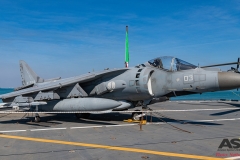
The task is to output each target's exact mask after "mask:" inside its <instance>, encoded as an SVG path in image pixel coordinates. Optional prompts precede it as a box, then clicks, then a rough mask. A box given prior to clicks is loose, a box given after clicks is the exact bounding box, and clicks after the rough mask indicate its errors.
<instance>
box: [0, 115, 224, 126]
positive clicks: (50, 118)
mask: <svg viewBox="0 0 240 160" xmlns="http://www.w3.org/2000/svg"><path fill="white" fill-rule="evenodd" d="M40 116H41V114H40ZM130 117H131V115H130V114H125V113H121V114H120V113H104V114H91V115H90V117H89V118H84V119H83V118H81V119H78V118H76V117H75V115H74V114H48V115H45V116H41V122H39V123H36V122H34V117H32V116H28V117H24V118H22V119H10V120H4V121H2V120H1V118H0V124H14V123H15V124H26V125H32V126H42V127H52V126H57V125H60V124H63V123H64V122H72V123H78V124H79V123H82V124H94V125H114V124H119V123H118V122H123V120H125V119H129V118H130ZM144 119H146V116H144ZM151 119H152V122H154V123H156V122H163V123H165V122H166V123H178V124H196V125H222V124H218V123H209V122H194V121H190V120H187V119H177V120H176V119H174V118H171V117H168V118H166V117H158V116H152V118H151V117H150V116H147V122H150V121H151ZM116 122H117V123H116Z"/></svg>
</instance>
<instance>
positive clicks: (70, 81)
mask: <svg viewBox="0 0 240 160" xmlns="http://www.w3.org/2000/svg"><path fill="white" fill-rule="evenodd" d="M126 70H128V69H127V68H122V69H111V70H104V71H101V72H96V73H88V74H84V75H81V76H77V77H71V78H66V79H61V80H56V81H52V82H49V83H44V84H42V85H41V83H39V85H35V86H33V87H31V88H26V89H23V90H19V91H15V92H11V93H7V94H3V95H0V98H1V99H6V98H11V97H16V96H19V95H25V94H32V93H37V92H40V91H46V90H48V91H49V90H55V89H57V88H62V87H64V86H68V85H71V84H76V83H80V82H87V81H91V80H94V79H97V78H99V77H101V76H104V75H106V74H109V73H115V72H120V71H126Z"/></svg>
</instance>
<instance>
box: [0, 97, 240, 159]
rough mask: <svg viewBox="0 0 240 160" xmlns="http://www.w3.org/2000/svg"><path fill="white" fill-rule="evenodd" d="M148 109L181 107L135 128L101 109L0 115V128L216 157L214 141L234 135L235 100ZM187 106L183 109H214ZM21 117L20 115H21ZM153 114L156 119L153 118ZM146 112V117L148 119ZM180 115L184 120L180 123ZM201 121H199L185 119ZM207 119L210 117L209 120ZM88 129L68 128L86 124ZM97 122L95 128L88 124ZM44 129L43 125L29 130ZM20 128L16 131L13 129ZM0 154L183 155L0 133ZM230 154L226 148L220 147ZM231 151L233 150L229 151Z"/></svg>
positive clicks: (238, 127) (238, 116)
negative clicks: (83, 115)
mask: <svg viewBox="0 0 240 160" xmlns="http://www.w3.org/2000/svg"><path fill="white" fill-rule="evenodd" d="M150 107H151V108H152V109H157V110H158V109H162V110H163V111H164V110H185V111H173V112H171V111H168V112H162V113H161V114H162V115H164V116H166V117H170V118H174V119H178V120H181V121H176V120H172V119H170V118H166V117H165V118H163V117H160V116H158V117H156V116H154V117H153V122H155V123H156V122H163V121H165V122H169V123H170V124H171V125H174V126H175V127H178V128H181V129H183V130H186V131H189V132H191V133H188V132H185V131H182V130H178V129H176V128H174V127H172V126H170V125H169V124H166V123H160V124H148V125H144V126H143V131H139V126H138V125H133V126H109V125H119V124H121V125H128V124H132V123H126V122H123V119H128V118H129V117H130V113H124V114H123V113H106V114H99V115H96V114H95V115H91V116H90V117H89V119H81V120H79V119H76V117H75V116H74V114H40V116H41V122H40V123H35V122H31V120H32V117H31V116H29V117H25V118H22V116H23V115H24V114H9V115H7V114H1V115H0V117H1V118H0V132H2V133H3V134H6V135H16V136H24V137H33V138H43V139H52V140H62V141H71V142H82V143H90V144H100V145H109V146H120V147H127V148H138V149H146V150H154V151H160V152H171V153H182V154H192V155H202V156H211V157H216V153H217V152H219V151H217V150H218V146H219V145H220V143H221V142H222V140H223V138H229V139H232V138H240V132H239V131H240V124H239V122H240V103H239V102H193V101H192V102H191V101H186V102H163V103H158V104H154V105H151V106H150ZM220 108H229V109H226V110H201V111H187V110H189V109H220ZM21 118H22V119H21ZM158 118H161V120H160V119H158ZM149 119H150V117H148V120H149ZM182 120H185V121H186V120H187V121H190V122H189V123H185V124H183V123H182V124H181V123H179V122H182ZM196 120H202V121H200V122H191V121H196ZM211 120H212V121H211ZM87 126H89V128H71V127H87ZM91 126H97V127H91ZM34 129H48V130H34ZM16 130H22V131H16ZM0 144H1V145H0V159H1V160H4V159H6V160H10V159H11V160H12V159H18V160H19V159H41V160H42V159H58V160H66V159H83V160H85V159H86V160H88V159H90V160H100V159H101V160H108V159H109V160H112V159H114V160H118V159H131V160H135V159H136V160H141V159H151V160H152V159H185V158H179V157H172V156H170V155H172V154H171V153H169V156H160V155H154V154H147V153H135V152H128V151H115V150H108V149H99V148H94V147H81V146H74V145H64V144H54V143H42V142H33V141H25V140H18V139H8V138H1V137H0ZM221 153H230V152H221ZM234 153H239V154H240V151H238V152H234Z"/></svg>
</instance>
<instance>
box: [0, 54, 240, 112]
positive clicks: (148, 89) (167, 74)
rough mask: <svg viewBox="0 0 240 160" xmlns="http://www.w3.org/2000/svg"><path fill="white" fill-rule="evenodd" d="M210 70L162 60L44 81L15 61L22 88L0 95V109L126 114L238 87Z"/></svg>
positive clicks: (232, 76)
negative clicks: (140, 107) (190, 95)
mask: <svg viewBox="0 0 240 160" xmlns="http://www.w3.org/2000/svg"><path fill="white" fill-rule="evenodd" d="M231 64H239V62H234V63H231ZM214 66H218V65H214ZM209 67H212V66H207V68H204V67H197V66H195V65H192V64H190V63H188V62H185V61H182V60H180V59H178V58H174V57H169V56H166V57H159V58H156V59H153V60H150V61H148V62H146V63H144V64H141V65H139V66H136V67H131V68H121V69H109V70H104V71H101V72H93V73H88V74H85V75H81V76H77V77H71V78H66V79H61V78H60V77H59V78H53V79H48V80H44V79H42V78H40V77H39V76H37V75H36V73H34V72H33V70H32V69H31V68H30V67H29V66H28V65H27V64H26V63H25V62H24V61H20V71H21V77H22V85H23V86H22V87H19V88H16V89H15V91H14V92H11V93H7V94H3V95H1V96H0V98H1V99H2V101H3V102H4V103H2V104H0V106H1V107H2V108H9V107H10V108H13V109H15V110H21V109H23V108H28V109H30V110H31V109H33V108H34V107H35V108H34V109H36V110H37V111H89V112H91V111H105V110H126V109H129V108H134V107H138V106H146V105H148V104H153V103H157V102H160V101H163V100H166V99H168V98H169V97H175V96H181V95H187V94H194V93H203V92H212V91H220V90H229V89H235V88H239V87H240V75H239V73H238V72H235V71H233V70H231V71H230V72H222V71H220V70H219V69H217V68H209ZM36 106H38V107H36Z"/></svg>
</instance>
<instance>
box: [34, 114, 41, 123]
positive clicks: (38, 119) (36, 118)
mask: <svg viewBox="0 0 240 160" xmlns="http://www.w3.org/2000/svg"><path fill="white" fill-rule="evenodd" d="M40 120H41V119H40V116H39V115H38V114H37V115H36V116H35V119H34V121H35V122H37V123H38V122H40Z"/></svg>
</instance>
